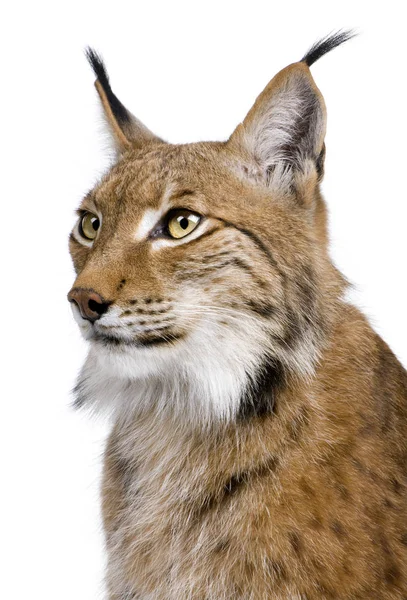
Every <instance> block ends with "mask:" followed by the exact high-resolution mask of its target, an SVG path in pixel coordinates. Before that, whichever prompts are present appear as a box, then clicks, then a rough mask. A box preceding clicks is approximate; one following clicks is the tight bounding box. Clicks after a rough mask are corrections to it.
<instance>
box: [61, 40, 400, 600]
mask: <svg viewBox="0 0 407 600" xmlns="http://www.w3.org/2000/svg"><path fill="white" fill-rule="evenodd" d="M348 38H349V34H343V33H342V34H336V35H335V36H333V37H332V38H325V39H324V40H323V41H322V42H321V43H320V44H317V45H314V46H313V47H312V49H311V50H310V52H309V53H308V54H307V55H306V56H305V57H304V59H303V61H301V62H299V63H294V64H293V65H290V66H289V67H287V68H286V69H284V70H283V71H281V72H280V73H279V74H277V75H276V77H275V78H274V79H273V80H272V81H271V82H270V84H269V85H268V86H267V87H266V89H265V90H264V91H263V93H262V94H261V95H260V96H259V98H258V99H257V100H256V102H255V104H254V106H253V108H252V109H251V111H250V112H249V114H248V115H247V117H246V118H245V120H244V121H243V122H242V123H241V124H240V125H239V126H238V127H237V128H236V130H235V132H234V133H233V134H232V135H231V137H230V139H229V140H228V141H227V142H224V143H213V142H211V143H197V144H186V145H171V144H167V143H165V142H163V141H162V140H160V139H159V138H156V137H155V136H154V135H153V134H152V133H151V132H150V131H149V130H148V129H147V128H146V127H145V126H144V125H142V124H141V123H140V122H139V121H138V120H137V119H135V117H133V116H132V115H131V114H130V113H129V112H128V111H127V109H126V108H125V107H124V106H123V105H122V104H121V103H120V102H119V100H118V99H117V98H116V96H114V94H113V92H112V90H111V88H110V83H109V80H108V77H107V73H106V70H105V67H104V65H103V63H102V61H101V59H100V57H98V56H97V55H96V53H94V52H93V51H90V52H89V58H90V61H91V63H92V66H93V68H94V70H95V73H96V75H97V77H98V80H97V83H96V87H97V90H98V92H99V95H100V97H101V101H102V104H103V107H104V110H105V114H106V118H107V120H108V122H109V126H110V130H111V132H112V135H113V138H114V142H115V144H116V148H117V152H118V158H117V162H116V163H115V165H114V166H113V167H112V168H111V169H110V170H109V172H108V173H107V174H106V175H105V177H104V178H103V179H102V181H101V182H100V183H99V184H98V185H97V186H96V187H95V188H94V189H93V190H92V191H91V192H90V193H89V194H88V195H87V196H86V197H85V198H84V200H83V202H82V205H81V207H80V211H79V221H78V224H77V226H75V228H74V230H73V232H72V234H71V236H70V249H71V254H72V257H73V261H74V265H75V269H76V272H77V279H76V281H75V283H74V288H73V289H74V290H76V292H75V293H76V296H75V294H74V295H71V296H70V299H71V300H72V305H73V311H74V316H75V318H76V320H77V321H78V324H79V326H80V328H81V331H82V333H83V335H84V337H85V338H86V339H88V340H89V343H90V349H89V355H88V358H87V360H86V362H85V364H84V366H83V369H82V372H81V374H80V376H79V378H78V382H77V385H76V389H75V394H76V404H77V406H84V407H88V408H90V409H92V410H98V411H99V410H105V411H107V412H108V413H109V414H110V415H111V418H112V421H113V423H112V432H111V434H110V437H109V440H108V443H107V447H106V451H105V465H104V477H103V487H102V501H103V518H104V528H105V534H106V549H107V554H108V567H107V574H106V584H107V589H108V598H109V600H131V599H132V600H136V599H137V600H232V599H234V600H239V599H240V600H266V599H267V600H268V599H273V600H317V599H318V600H321V599H324V600H330V599H337V600H372V599H373V598H378V599H379V598H380V599H381V600H406V598H407V496H406V486H407V443H406V425H407V374H406V371H405V370H404V369H403V367H402V366H401V365H400V364H399V362H398V361H397V359H396V358H395V356H394V355H393V354H392V352H391V351H390V349H389V348H388V347H387V346H386V344H385V343H384V342H383V341H382V340H381V339H380V337H379V336H377V335H376V334H375V333H374V332H373V330H372V329H371V327H370V325H369V324H368V323H367V321H366V319H365V318H364V317H363V315H362V314H361V313H360V312H359V311H358V310H357V309H356V308H354V307H352V306H351V305H349V304H347V302H346V301H345V300H344V297H343V294H344V291H345V289H346V281H345V279H344V277H343V276H342V275H341V274H340V273H339V272H338V271H337V270H336V268H335V267H334V266H333V264H332V262H331V259H330V257H329V253H328V235H327V219H326V209H325V203H324V201H323V199H322V197H321V194H320V191H319V182H320V180H321V178H322V174H323V159H324V155H325V146H324V134H325V123H326V111H325V105H324V101H323V98H322V96H321V93H320V92H319V90H318V88H317V87H316V85H315V83H314V81H313V79H312V76H311V73H310V71H309V68H308V65H310V64H312V63H313V62H314V61H315V60H316V59H317V58H319V57H320V56H321V55H322V54H324V53H325V52H327V51H328V50H330V49H332V48H333V47H335V46H336V45H338V44H339V43H341V42H343V41H346V39H348ZM177 208H184V209H188V210H190V211H193V212H194V213H197V214H199V215H201V220H200V222H199V225H198V226H197V228H196V229H194V231H192V232H191V233H190V234H189V235H187V236H186V237H185V238H182V239H172V238H171V237H170V236H169V235H168V230H167V225H166V223H167V219H168V214H171V211H173V210H174V209H177ZM84 211H90V212H91V213H93V214H95V215H97V217H98V218H99V221H100V227H99V230H98V232H97V235H96V237H95V240H94V241H89V240H87V241H86V240H84V239H83V236H82V234H81V227H80V219H81V218H82V215H83V214H84ZM79 293H80V294H82V296H84V297H85V298H86V294H93V295H92V298H93V300H92V302H95V300H94V298H96V299H97V298H99V299H100V303H101V304H100V306H102V305H103V311H102V310H101V309H100V314H98V315H97V317H98V318H97V319H96V318H95V319H91V320H87V319H86V318H83V316H82V313H81V312H80V310H79V308H78V306H79V305H78V303H77V302H75V300H74V298H78V297H79V296H78V294H79ZM102 303H103V304H102ZM89 306H90V307H91V305H89ZM92 306H95V304H93V305H92ZM92 314H93V313H92Z"/></svg>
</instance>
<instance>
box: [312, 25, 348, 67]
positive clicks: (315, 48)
mask: <svg viewBox="0 0 407 600" xmlns="http://www.w3.org/2000/svg"><path fill="white" fill-rule="evenodd" d="M356 35H357V34H356V33H355V32H354V31H352V30H349V31H337V32H335V33H331V34H328V35H327V36H326V37H324V38H322V40H319V42H315V44H313V45H312V46H311V48H310V49H309V50H308V52H307V54H306V55H305V56H304V57H303V58H302V59H301V62H305V64H306V65H308V66H309V67H310V66H311V65H313V64H314V62H316V61H317V60H318V59H320V58H321V56H323V55H324V54H326V53H327V52H330V51H331V50H333V49H334V48H336V47H337V46H340V45H341V44H343V43H344V42H347V41H348V40H350V39H352V38H353V37H355V36H356Z"/></svg>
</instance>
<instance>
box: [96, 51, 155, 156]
mask: <svg viewBox="0 0 407 600" xmlns="http://www.w3.org/2000/svg"><path fill="white" fill-rule="evenodd" d="M86 57H87V59H88V61H89V63H90V65H91V67H92V69H93V72H94V73H95V75H96V81H95V87H96V90H97V92H98V94H99V97H100V100H101V103H102V107H103V112H104V115H105V118H106V121H107V124H108V127H109V129H110V132H111V133H112V136H113V140H114V142H115V146H116V149H117V151H118V152H119V153H121V152H124V151H125V150H127V149H129V148H132V147H133V148H141V147H142V146H143V144H145V143H146V142H152V141H157V142H162V140H161V139H160V138H158V137H156V136H155V135H154V134H153V133H152V132H151V131H150V130H149V129H148V128H147V127H146V126H145V125H143V123H141V121H139V120H138V119H136V117H134V116H133V115H132V114H131V113H130V112H129V111H128V110H127V108H126V107H125V106H123V104H122V103H121V102H120V100H119V99H118V98H117V97H116V96H115V94H114V93H113V91H112V88H111V87H110V82H109V77H108V74H107V71H106V67H105V65H104V63H103V60H102V59H101V57H100V56H99V55H98V54H97V52H95V50H92V48H87V49H86Z"/></svg>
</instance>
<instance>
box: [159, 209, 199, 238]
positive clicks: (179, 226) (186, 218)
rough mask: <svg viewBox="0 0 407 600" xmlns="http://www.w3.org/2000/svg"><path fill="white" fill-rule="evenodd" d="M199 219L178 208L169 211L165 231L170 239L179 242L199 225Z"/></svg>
mask: <svg viewBox="0 0 407 600" xmlns="http://www.w3.org/2000/svg"><path fill="white" fill-rule="evenodd" d="M200 220H201V217H200V216H199V215H197V214H196V213H193V212H191V211H190V210H187V209H184V208H180V209H177V210H174V211H171V214H170V216H169V219H168V223H167V230H168V233H169V235H170V236H171V237H173V238H175V239H177V240H179V239H180V238H183V237H185V236H186V235H188V234H189V233H191V232H192V231H193V230H194V229H195V228H196V227H197V226H198V224H199V221H200Z"/></svg>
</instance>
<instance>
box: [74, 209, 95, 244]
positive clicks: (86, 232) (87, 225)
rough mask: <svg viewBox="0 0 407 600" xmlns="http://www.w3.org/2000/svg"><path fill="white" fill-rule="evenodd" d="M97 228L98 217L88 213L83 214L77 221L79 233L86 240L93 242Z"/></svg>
mask: <svg viewBox="0 0 407 600" xmlns="http://www.w3.org/2000/svg"><path fill="white" fill-rule="evenodd" d="M99 227H100V220H99V217H97V216H96V215H94V214H92V213H90V212H85V213H84V215H82V217H81V219H80V221H79V233H80V234H81V236H82V237H84V238H85V239H86V240H94V239H95V237H96V234H97V231H98V229H99Z"/></svg>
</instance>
